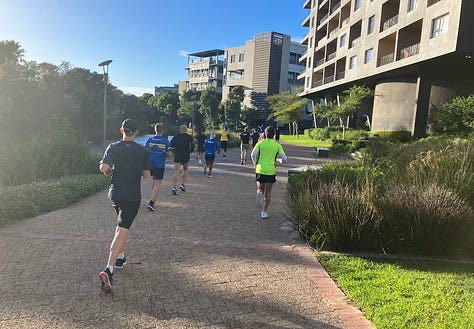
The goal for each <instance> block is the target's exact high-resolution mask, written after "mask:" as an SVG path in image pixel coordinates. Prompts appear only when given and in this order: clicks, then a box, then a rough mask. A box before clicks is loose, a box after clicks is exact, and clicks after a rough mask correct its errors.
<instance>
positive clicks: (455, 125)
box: [430, 95, 474, 136]
mask: <svg viewBox="0 0 474 329" xmlns="http://www.w3.org/2000/svg"><path fill="white" fill-rule="evenodd" d="M430 123H431V128H432V130H433V132H435V133H444V134H451V135H458V136H459V135H460V136H467V135H469V134H471V133H473V132H474V95H470V96H468V97H462V96H459V97H456V98H454V99H453V100H452V101H451V102H450V103H446V104H443V105H442V106H441V108H440V109H438V108H433V109H432V111H431V118H430Z"/></svg>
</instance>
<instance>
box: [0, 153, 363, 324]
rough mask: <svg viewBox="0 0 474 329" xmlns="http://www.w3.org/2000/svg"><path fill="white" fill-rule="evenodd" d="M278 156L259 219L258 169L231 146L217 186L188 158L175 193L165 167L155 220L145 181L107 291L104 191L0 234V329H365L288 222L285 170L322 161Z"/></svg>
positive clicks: (109, 232) (108, 232)
mask: <svg viewBox="0 0 474 329" xmlns="http://www.w3.org/2000/svg"><path fill="white" fill-rule="evenodd" d="M284 148H285V150H286V153H287V155H288V162H287V163H286V164H283V165H280V166H279V167H278V173H277V183H275V185H274V187H273V199H272V203H271V205H270V209H269V211H268V213H269V215H270V218H268V219H265V220H262V219H260V216H259V215H260V212H259V210H258V209H257V208H256V205H255V195H256V194H255V191H256V188H255V182H254V177H255V174H254V169H253V165H252V164H251V161H250V160H249V161H248V162H247V163H246V164H244V165H240V161H239V158H240V154H239V150H238V149H231V150H230V151H229V152H227V157H225V158H224V157H222V154H221V155H217V157H216V163H215V168H214V171H213V177H212V178H208V177H207V175H204V174H203V169H202V166H199V165H198V163H197V161H196V160H194V159H193V160H191V165H190V175H189V181H188V184H187V185H186V186H187V191H186V192H185V193H179V195H178V196H174V195H172V194H171V193H170V190H169V189H170V182H171V176H172V173H173V169H172V160H168V161H167V169H166V171H165V179H164V181H163V185H162V189H161V192H160V194H159V196H158V201H157V206H156V211H155V212H150V211H148V210H147V209H146V203H147V201H148V198H149V195H150V191H151V178H148V179H145V180H143V184H142V194H143V200H142V208H141V210H140V212H139V214H138V216H137V218H136V219H135V222H134V224H133V225H132V227H131V229H130V236H129V241H128V248H127V251H126V255H127V260H128V264H127V265H126V266H125V267H124V268H123V269H116V270H115V271H114V285H113V291H112V293H111V294H105V293H103V292H102V291H101V290H100V288H99V280H98V273H99V272H100V271H101V270H102V269H103V267H104V265H105V263H106V260H107V255H108V248H109V246H110V242H111V239H112V237H113V233H114V229H115V226H116V221H115V211H114V209H113V208H112V207H111V205H110V203H109V201H108V199H107V193H106V192H105V191H103V192H100V193H98V194H95V195H93V196H90V197H88V198H86V199H84V200H82V201H81V202H78V203H76V204H73V205H71V206H69V207H68V208H66V209H61V210H58V211H54V212H51V213H47V214H44V215H41V216H38V217H35V218H32V219H27V220H23V221H21V222H19V223H17V224H14V225H10V226H7V227H4V228H1V229H0V282H1V285H0V328H8V329H15V328H41V329H43V328H45V329H46V328H64V329H65V328H68V329H69V328H72V329H74V328H77V329H83V328H110V329H112V328H208V329H227V328H229V329H230V328H242V329H258V328H276V329H283V328H308V329H312V328H327V329H335V328H347V329H353V328H354V329H355V328H359V329H361V328H372V327H371V326H370V323H369V322H368V321H367V320H365V319H364V318H363V316H362V313H361V312H360V311H359V310H357V309H356V308H355V307H353V306H351V305H350V304H349V303H348V302H346V300H345V298H344V294H343V293H342V292H341V291H340V290H338V289H337V288H336V286H335V284H334V282H333V281H332V280H331V279H330V277H329V276H328V274H327V273H326V272H325V271H324V269H323V268H322V267H321V266H320V265H319V263H318V262H317V261H316V259H315V258H314V257H313V255H312V250H311V249H310V248H309V247H308V246H307V245H306V243H305V241H304V240H303V239H301V238H300V237H299V236H298V234H297V233H296V232H295V231H294V227H293V225H292V223H291V222H290V221H289V219H288V212H287V210H286V209H285V192H286V181H287V172H288V169H289V168H294V167H301V166H308V165H314V164H317V159H316V158H315V156H314V149H312V148H305V147H297V146H289V145H284ZM45 193H47V191H45ZM37 197H38V198H41V195H38V196H37Z"/></svg>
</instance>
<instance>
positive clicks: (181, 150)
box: [170, 133, 194, 159]
mask: <svg viewBox="0 0 474 329" xmlns="http://www.w3.org/2000/svg"><path fill="white" fill-rule="evenodd" d="M170 146H171V147H174V149H175V151H174V158H175V159H185V158H187V157H189V153H191V152H192V151H193V150H194V142H193V138H192V137H191V135H188V134H186V133H179V134H178V135H176V136H174V137H173V139H172V140H171V143H170Z"/></svg>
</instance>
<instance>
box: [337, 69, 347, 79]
mask: <svg viewBox="0 0 474 329" xmlns="http://www.w3.org/2000/svg"><path fill="white" fill-rule="evenodd" d="M345 77H346V71H342V72H339V73H338V74H337V75H336V80H341V79H344V78H345Z"/></svg>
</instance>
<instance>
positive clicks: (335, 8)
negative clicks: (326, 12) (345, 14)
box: [330, 1, 341, 14]
mask: <svg viewBox="0 0 474 329" xmlns="http://www.w3.org/2000/svg"><path fill="white" fill-rule="evenodd" d="M340 7H341V2H340V1H339V2H338V3H336V4H335V5H334V6H332V7H331V11H330V13H331V14H332V13H333V12H335V11H336V10H338V9H339V8H340Z"/></svg>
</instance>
